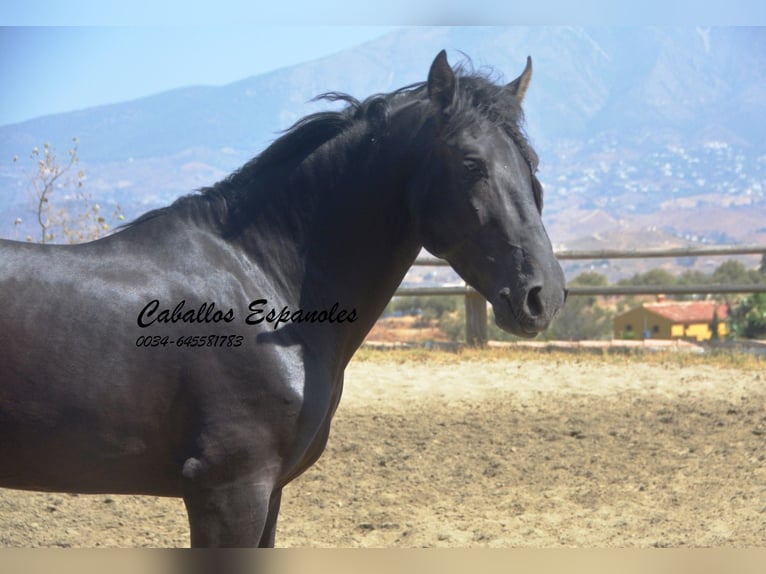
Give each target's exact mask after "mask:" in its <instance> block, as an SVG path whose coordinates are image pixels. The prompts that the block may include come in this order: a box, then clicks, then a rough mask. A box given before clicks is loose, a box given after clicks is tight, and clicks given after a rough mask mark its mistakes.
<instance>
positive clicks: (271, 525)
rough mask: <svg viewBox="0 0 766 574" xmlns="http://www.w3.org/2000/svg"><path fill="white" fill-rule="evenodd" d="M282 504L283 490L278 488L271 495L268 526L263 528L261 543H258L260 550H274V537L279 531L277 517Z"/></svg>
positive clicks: (267, 519)
mask: <svg viewBox="0 0 766 574" xmlns="http://www.w3.org/2000/svg"><path fill="white" fill-rule="evenodd" d="M281 502H282V489H281V488H278V489H276V490H274V491H273V492H272V494H271V501H270V502H269V515H268V517H267V518H266V525H265V526H264V528H263V534H262V535H261V541H260V542H259V543H258V546H259V547H260V548H273V547H274V535H275V534H276V531H277V517H278V516H279V505H280V503H281Z"/></svg>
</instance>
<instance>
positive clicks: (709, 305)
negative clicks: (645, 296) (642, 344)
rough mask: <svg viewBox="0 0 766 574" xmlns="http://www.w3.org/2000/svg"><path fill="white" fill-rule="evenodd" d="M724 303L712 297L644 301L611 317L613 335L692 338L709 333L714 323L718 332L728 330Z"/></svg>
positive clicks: (630, 337)
mask: <svg viewBox="0 0 766 574" xmlns="http://www.w3.org/2000/svg"><path fill="white" fill-rule="evenodd" d="M726 311H727V310H726V305H721V304H720V303H716V302H715V301H659V302H657V303H644V304H643V305H641V306H640V307H636V308H635V309H631V310H630V311H627V312H625V313H623V314H622V315H618V316H617V317H615V319H614V337H615V339H695V340H697V341H707V340H708V339H710V338H711V337H712V336H713V332H712V330H711V325H712V324H713V322H714V318H715V320H716V322H717V324H718V336H719V337H724V336H726V334H727V333H728V329H727V328H726V316H727V312H726Z"/></svg>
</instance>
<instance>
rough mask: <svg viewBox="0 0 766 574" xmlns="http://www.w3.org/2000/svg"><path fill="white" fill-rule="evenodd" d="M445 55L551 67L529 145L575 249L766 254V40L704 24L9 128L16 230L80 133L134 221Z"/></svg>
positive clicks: (389, 57)
mask: <svg viewBox="0 0 766 574" xmlns="http://www.w3.org/2000/svg"><path fill="white" fill-rule="evenodd" d="M442 48H447V49H448V52H449V54H450V60H451V61H452V62H453V63H455V62H457V61H460V60H461V58H463V56H462V54H461V52H463V53H465V54H467V55H469V56H470V58H471V65H472V66H473V67H474V68H477V69H484V68H485V67H486V66H492V70H493V71H491V72H490V73H492V74H493V75H495V76H500V77H504V79H505V80H506V81H508V80H511V79H513V78H515V77H516V75H518V73H519V72H520V71H521V69H522V67H523V65H524V60H525V58H526V56H527V55H531V56H532V57H533V62H534V77H533V81H532V85H531V87H530V90H529V92H528V94H527V99H526V102H525V111H526V118H527V132H528V134H529V136H530V139H531V141H532V143H533V145H534V146H535V147H536V149H537V151H538V153H539V154H540V156H541V166H540V178H541V180H542V181H543V183H544V185H545V187H546V214H545V216H546V220H547V223H548V225H549V227H550V229H551V236H552V237H553V239H554V242H555V243H557V244H558V245H560V246H567V244H574V243H576V242H578V241H580V242H582V240H583V233H584V232H585V231H586V230H587V231H589V233H590V234H593V235H594V236H604V237H608V236H609V233H615V232H619V231H620V230H622V232H625V233H627V232H628V231H636V232H639V231H640V232H642V233H643V231H645V229H649V228H656V229H659V230H660V231H661V232H662V234H663V236H662V237H663V239H662V241H665V240H666V236H667V234H670V235H672V236H675V237H678V238H679V240H681V241H683V242H687V243H688V242H694V241H707V242H733V241H740V242H751V241H758V242H766V224H764V223H762V222H763V221H766V199H765V198H764V193H765V192H766V190H765V189H764V186H765V185H766V184H765V183H764V182H766V138H764V137H763V134H764V133H766V29H764V28H697V27H685V28H644V27H641V28H638V27H637V28H576V27H531V28H486V27H479V28H472V27H438V28H420V27H418V28H406V29H402V30H400V31H397V32H394V33H392V34H389V35H387V36H385V37H383V38H380V39H378V40H375V41H372V42H369V43H366V44H363V45H360V46H358V47H357V48H354V49H352V50H348V51H344V52H340V53H337V54H335V55H333V56H330V57H326V58H322V59H318V60H315V61H311V62H306V63H304V64H301V65H298V66H293V67H290V68H285V69H281V70H278V71H274V72H271V73H268V74H264V75H259V76H254V77H250V78H245V79H243V80H241V81H239V82H236V83H233V84H229V85H226V86H222V87H188V88H180V89H177V90H173V91H170V92H166V93H162V94H158V95H155V96H151V97H147V98H142V99H139V100H134V101H129V102H123V103H118V104H113V105H108V106H102V107H97V108H91V109H86V110H80V111H76V112H71V113H66V114H59V115H54V116H48V117H43V118H38V119H35V120H31V121H28V122H24V123H19V124H14V125H7V126H2V127H0V186H2V189H3V190H6V191H3V192H2V193H0V235H3V236H7V235H9V233H8V232H7V231H6V230H7V229H9V226H10V222H12V221H13V219H14V218H15V217H16V216H18V214H19V210H27V209H29V207H30V203H31V201H30V199H29V197H28V196H27V195H26V194H25V192H24V184H23V176H22V175H21V172H20V170H19V168H18V166H16V165H13V164H12V162H11V161H10V160H11V158H12V157H13V156H14V155H18V156H24V155H25V154H26V153H28V150H30V149H31V148H32V147H33V146H35V145H38V146H39V145H41V143H42V142H44V141H47V142H50V143H51V144H52V145H53V146H54V147H55V148H56V150H57V152H58V153H59V154H60V155H65V153H66V151H65V150H67V149H68V148H69V146H70V143H71V138H72V137H74V136H76V137H77V138H78V140H79V154H80V157H81V164H82V167H83V168H84V170H85V172H86V174H87V179H86V181H85V185H86V188H87V189H88V190H89V191H90V192H91V194H93V195H94V196H97V197H98V198H99V200H100V201H102V202H103V203H105V204H110V203H114V202H116V203H120V205H121V206H122V207H123V212H124V213H125V214H126V216H128V217H133V216H135V215H136V214H138V213H139V212H141V211H143V210H145V209H147V208H149V207H155V206H157V205H161V204H165V203H168V202H169V201H171V200H172V199H173V198H174V197H176V196H178V195H180V194H182V193H188V192H189V191H191V190H193V189H196V188H199V187H201V186H204V185H209V184H212V183H214V182H215V181H216V180H218V179H220V178H222V177H224V176H225V175H226V174H227V173H229V172H230V171H232V170H233V169H235V168H236V167H238V166H239V165H241V164H242V163H243V162H244V161H246V160H247V159H249V158H250V157H252V156H254V155H255V154H257V153H258V152H259V151H260V150H261V149H263V147H264V146H266V145H267V144H268V142H269V141H271V140H273V139H274V138H275V137H277V136H278V133H279V131H280V130H282V129H285V128H287V127H289V125H291V124H292V123H293V122H294V121H296V120H297V119H299V118H300V117H302V116H304V115H306V114H307V113H310V112H313V111H317V110H319V109H325V108H327V107H328V104H326V103H324V102H318V103H317V102H310V100H311V98H313V97H314V96H316V95H317V94H320V93H323V92H326V91H343V92H347V93H350V94H352V95H354V96H356V97H359V98H363V97H366V96H368V95H371V94H373V93H378V92H388V91H391V90H393V89H396V88H398V87H401V86H403V85H407V84H410V83H413V82H416V81H422V80H424V79H425V74H426V72H427V70H428V66H429V65H430V63H431V61H432V59H433V57H434V56H435V54H436V53H437V52H438V51H439V50H440V49H442ZM7 190H10V191H7ZM724 212H725V213H726V214H727V216H726V217H722V216H721V214H722V213H724ZM589 214H591V215H589ZM739 216H741V217H739ZM27 219H29V218H27ZM599 234H601V235H599ZM644 235H646V234H644ZM590 243H592V242H590ZM590 243H589V244H590Z"/></svg>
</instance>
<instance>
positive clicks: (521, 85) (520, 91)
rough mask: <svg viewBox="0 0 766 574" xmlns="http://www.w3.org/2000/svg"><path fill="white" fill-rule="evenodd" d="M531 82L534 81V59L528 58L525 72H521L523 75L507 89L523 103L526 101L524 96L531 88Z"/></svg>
mask: <svg viewBox="0 0 766 574" xmlns="http://www.w3.org/2000/svg"><path fill="white" fill-rule="evenodd" d="M530 80H532V58H530V57H529V56H527V65H526V67H525V68H524V71H523V72H521V75H520V76H519V77H518V78H516V79H515V80H513V81H512V82H511V83H510V84H508V85H507V86H506V89H507V90H509V91H510V92H511V93H512V94H513V95H514V96H516V97H517V98H519V101H522V100H523V99H524V94H526V93H527V88H529V82H530Z"/></svg>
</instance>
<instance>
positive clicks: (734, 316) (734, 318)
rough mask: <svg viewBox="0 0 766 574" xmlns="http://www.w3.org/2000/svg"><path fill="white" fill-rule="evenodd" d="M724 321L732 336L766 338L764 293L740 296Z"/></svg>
mask: <svg viewBox="0 0 766 574" xmlns="http://www.w3.org/2000/svg"><path fill="white" fill-rule="evenodd" d="M726 321H727V323H728V327H729V334H730V336H731V337H732V338H735V339H737V338H747V339H766V293H754V294H752V295H749V296H748V297H744V298H742V299H741V300H740V301H739V303H738V304H737V305H736V306H735V307H734V308H733V309H731V312H730V313H729V316H728V317H727V319H726Z"/></svg>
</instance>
